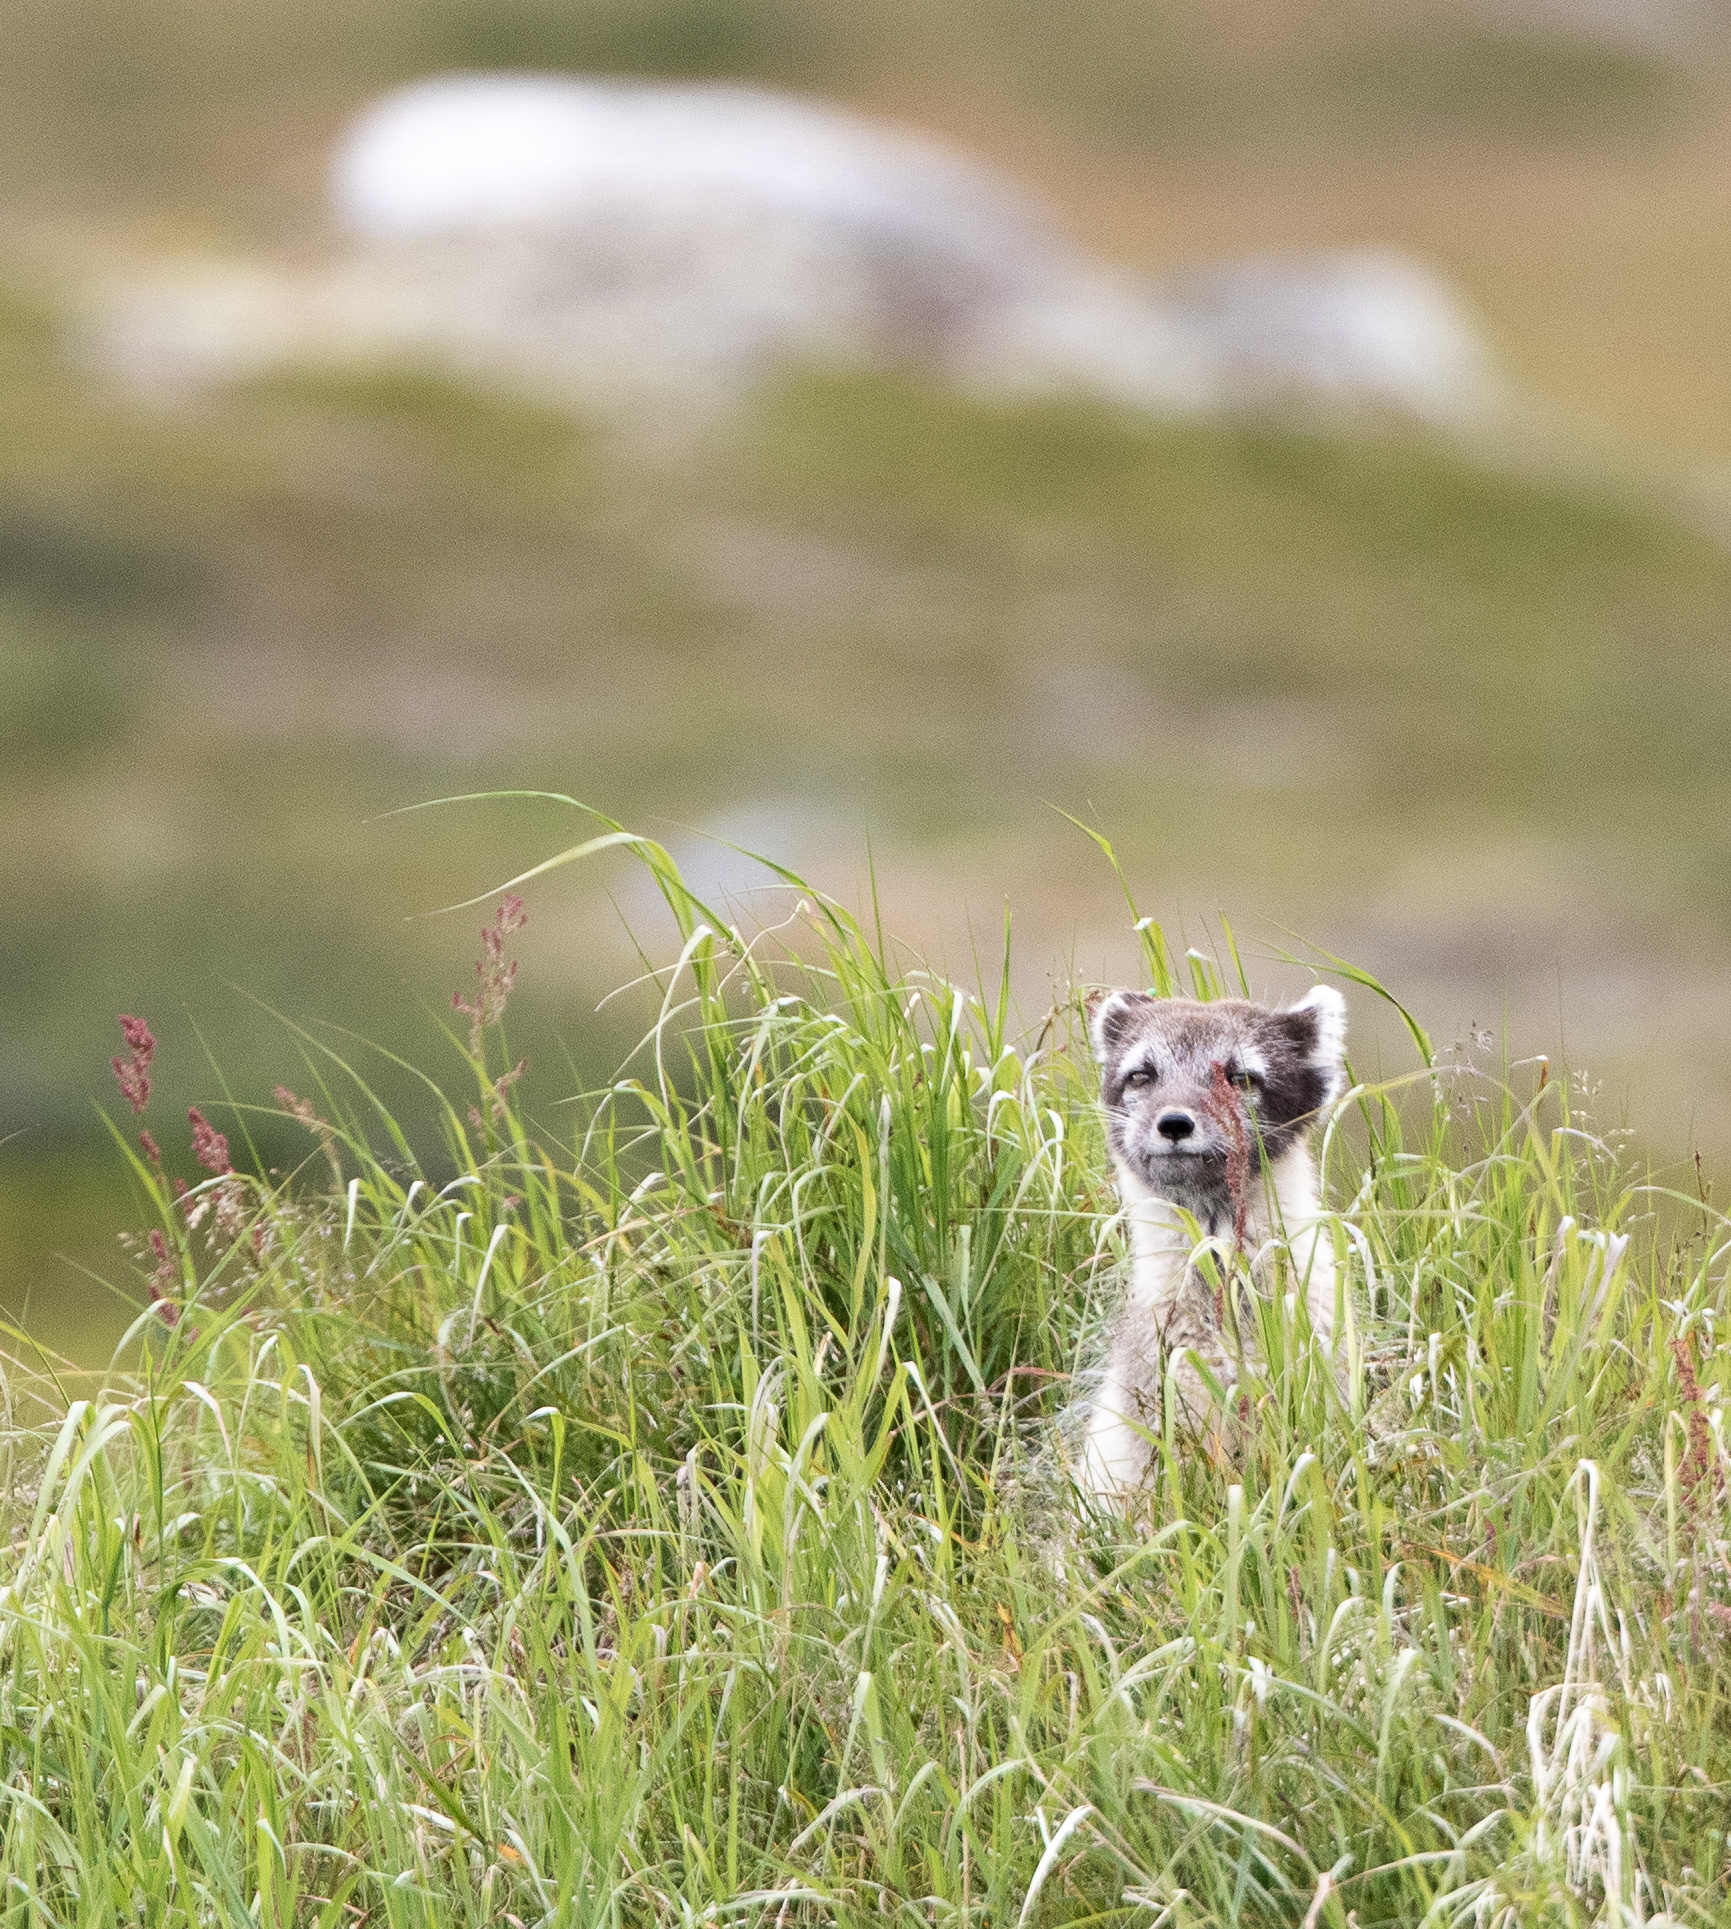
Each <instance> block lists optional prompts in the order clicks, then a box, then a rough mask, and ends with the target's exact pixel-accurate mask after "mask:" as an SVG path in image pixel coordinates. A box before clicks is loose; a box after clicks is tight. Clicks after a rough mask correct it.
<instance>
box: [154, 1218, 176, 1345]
mask: <svg viewBox="0 0 1731 1929" xmlns="http://www.w3.org/2000/svg"><path fill="white" fill-rule="evenodd" d="M150 1250H151V1251H152V1252H153V1253H155V1255H156V1258H157V1267H156V1273H155V1276H154V1277H153V1278H152V1279H151V1282H150V1297H151V1300H152V1302H153V1303H154V1304H155V1307H156V1310H157V1313H158V1314H159V1315H160V1316H161V1319H162V1322H163V1324H164V1325H165V1326H172V1325H174V1323H175V1321H176V1320H178V1319H179V1318H180V1308H179V1306H177V1305H176V1304H175V1302H174V1301H173V1300H172V1299H170V1298H169V1296H168V1289H169V1287H170V1286H172V1285H173V1284H174V1282H175V1280H176V1279H178V1278H179V1276H180V1273H179V1269H178V1267H176V1265H175V1263H174V1258H173V1255H172V1254H171V1253H170V1252H169V1250H168V1241H167V1240H166V1239H165V1238H164V1237H163V1236H162V1233H161V1232H160V1231H159V1230H158V1229H157V1228H156V1227H155V1226H152V1227H151V1229H150Z"/></svg>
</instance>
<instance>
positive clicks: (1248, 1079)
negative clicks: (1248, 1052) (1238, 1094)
mask: <svg viewBox="0 0 1731 1929" xmlns="http://www.w3.org/2000/svg"><path fill="white" fill-rule="evenodd" d="M1232 1082H1233V1084H1234V1085H1236V1086H1237V1087H1238V1088H1239V1090H1240V1091H1244V1092H1260V1091H1261V1090H1262V1087H1263V1077H1262V1074H1261V1073H1260V1072H1253V1071H1251V1070H1250V1068H1249V1067H1248V1066H1245V1065H1239V1066H1235V1067H1234V1068H1233V1072H1232Z"/></svg>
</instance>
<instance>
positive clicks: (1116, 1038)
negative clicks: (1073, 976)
mask: <svg viewBox="0 0 1731 1929" xmlns="http://www.w3.org/2000/svg"><path fill="white" fill-rule="evenodd" d="M1153 1003H1154V1000H1153V999H1152V998H1150V997H1149V996H1148V994H1147V992H1145V991H1091V992H1089V994H1088V998H1087V1004H1086V1010H1087V1013H1088V1041H1089V1043H1090V1044H1091V1045H1092V1046H1093V1047H1094V1056H1095V1057H1096V1058H1097V1059H1098V1060H1099V1061H1100V1063H1101V1064H1102V1065H1104V1064H1105V1063H1106V1061H1107V1059H1109V1058H1110V1057H1111V1056H1112V1054H1113V1053H1114V1052H1115V1051H1116V1050H1117V1049H1118V1047H1119V1046H1120V1045H1121V1044H1122V1043H1123V1042H1124V1035H1125V1033H1126V1032H1128V1030H1129V1029H1130V1024H1131V1021H1132V1019H1134V1017H1135V1016H1136V1014H1137V1013H1138V1012H1139V1011H1145V1010H1146V1009H1147V1008H1148V1007H1149V1006H1150V1005H1152V1004H1153Z"/></svg>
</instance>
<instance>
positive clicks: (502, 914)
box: [451, 891, 529, 1058]
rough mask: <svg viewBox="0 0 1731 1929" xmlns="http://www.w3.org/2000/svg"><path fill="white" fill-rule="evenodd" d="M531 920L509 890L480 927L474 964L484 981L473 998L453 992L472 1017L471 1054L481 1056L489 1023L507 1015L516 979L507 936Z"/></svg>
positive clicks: (454, 1004) (460, 1007) (466, 1014)
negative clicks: (495, 912) (507, 959)
mask: <svg viewBox="0 0 1731 1929" xmlns="http://www.w3.org/2000/svg"><path fill="white" fill-rule="evenodd" d="M528 922H529V914H528V913H527V912H526V911H525V910H524V909H523V900H522V899H521V898H520V897H518V896H516V895H515V894H514V893H512V892H509V891H507V892H506V894H505V896H504V899H503V900H502V902H501V903H500V905H499V911H498V915H497V916H496V917H495V918H494V920H493V922H492V923H491V924H484V925H482V927H481V947H482V956H481V958H480V959H479V961H478V962H477V963H476V965H475V976H476V977H477V978H479V979H480V981H481V984H480V988H479V990H478V991H477V992H476V993H475V995H474V997H473V998H465V997H464V996H463V994H462V993H461V992H460V991H453V992H452V993H451V1006H452V1009H453V1010H455V1011H460V1012H461V1013H462V1014H463V1016H464V1017H465V1018H467V1019H468V1020H469V1056H470V1057H471V1058H479V1057H480V1056H481V1041H482V1036H483V1034H484V1033H485V1031H486V1029H487V1027H488V1026H489V1025H496V1024H497V1023H498V1022H499V1020H500V1019H501V1018H503V1017H504V1015H505V1001H506V1000H507V999H508V998H509V997H510V995H511V987H512V986H513V985H514V984H515V983H516V982H517V960H516V959H515V958H513V959H512V960H511V961H510V963H509V964H507V963H506V962H505V940H506V939H507V938H510V937H514V936H515V935H516V934H517V933H518V932H519V931H521V930H522V929H523V927H524V925H526V924H527V923H528Z"/></svg>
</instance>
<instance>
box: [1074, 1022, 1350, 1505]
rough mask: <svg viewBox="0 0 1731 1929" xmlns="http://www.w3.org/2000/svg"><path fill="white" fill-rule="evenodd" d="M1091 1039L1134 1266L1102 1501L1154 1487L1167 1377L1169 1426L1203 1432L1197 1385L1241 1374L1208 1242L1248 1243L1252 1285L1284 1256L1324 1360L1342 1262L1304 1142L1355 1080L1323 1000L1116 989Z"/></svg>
mask: <svg viewBox="0 0 1731 1929" xmlns="http://www.w3.org/2000/svg"><path fill="white" fill-rule="evenodd" d="M1089 1031H1090V1035H1091V1037H1092V1041H1093V1046H1094V1053H1095V1056H1096V1057H1097V1058H1098V1059H1099V1061H1100V1068H1101V1099H1102V1103H1103V1105H1104V1108H1105V1114H1106V1136H1107V1141H1108V1143H1109V1145H1110V1147H1111V1152H1112V1163H1113V1166H1114V1168H1115V1169H1116V1173H1117V1179H1118V1194H1119V1198H1120V1199H1121V1200H1122V1202H1123V1206H1124V1214H1125V1218H1126V1221H1127V1222H1128V1226H1129V1235H1130V1253H1131V1272H1130V1289H1129V1294H1128V1297H1127V1299H1126V1303H1125V1305H1124V1308H1123V1311H1122V1312H1121V1313H1120V1315H1119V1318H1118V1323H1117V1326H1116V1328H1115V1329H1114V1332H1113V1336H1112V1343H1111V1348H1110V1351H1109V1353H1108V1356H1107V1360H1106V1367H1105V1372H1104V1375H1103V1377H1102V1379H1101V1382H1100V1385H1099V1388H1098V1390H1097V1391H1096V1393H1095V1395H1094V1397H1093V1399H1092V1401H1091V1402H1090V1405H1089V1410H1088V1421H1087V1434H1086V1439H1085V1442H1084V1448H1083V1464H1082V1470H1081V1484H1082V1486H1083V1488H1084V1489H1085V1490H1086V1491H1087V1492H1089V1493H1090V1494H1092V1495H1093V1496H1094V1497H1095V1498H1096V1499H1098V1500H1100V1501H1103V1502H1108V1503H1110V1502H1122V1501H1123V1500H1124V1499H1125V1498H1127V1497H1128V1495H1129V1494H1130V1493H1131V1492H1132V1491H1133V1490H1134V1489H1135V1488H1136V1487H1137V1486H1138V1485H1140V1483H1141V1482H1142V1480H1143V1478H1144V1477H1145V1476H1146V1474H1147V1471H1148V1463H1149V1459H1150V1452H1151V1449H1150V1434H1151V1433H1152V1432H1154V1431H1155V1430H1157V1428H1158V1424H1159V1412H1160V1401H1161V1397H1162V1390H1163V1385H1164V1383H1165V1377H1166V1373H1167V1370H1168V1367H1169V1366H1170V1368H1171V1370H1172V1384H1173V1386H1174V1388H1175V1391H1176V1395H1177V1412H1176V1414H1175V1418H1176V1419H1177V1420H1178V1421H1179V1422H1180V1423H1181V1424H1183V1425H1184V1426H1186V1427H1188V1428H1190V1429H1194V1430H1200V1429H1202V1428H1204V1427H1207V1426H1210V1425H1211V1424H1212V1423H1213V1421H1214V1419H1215V1418H1216V1417H1217V1416H1216V1412H1215V1409H1216V1402H1215V1400H1214V1397H1213V1395H1212V1394H1211V1392H1210V1390H1209V1387H1208V1383H1207V1379H1206V1378H1205V1377H1204V1373H1203V1371H1202V1370H1201V1369H1203V1368H1206V1370H1207V1373H1208V1374H1209V1375H1211V1376H1212V1377H1213V1379H1214V1380H1215V1382H1216V1383H1217V1384H1218V1385H1220V1386H1222V1387H1229V1386H1230V1383H1231V1381H1232V1380H1233V1379H1234V1378H1235V1376H1236V1373H1237V1361H1238V1357H1239V1355H1238V1351H1237V1349H1236V1348H1235V1347H1234V1344H1233V1341H1232V1339H1231V1336H1230V1335H1229V1333H1228V1332H1227V1331H1226V1330H1225V1326H1226V1324H1227V1322H1228V1320H1229V1318H1230V1315H1229V1314H1228V1310H1227V1308H1226V1307H1225V1305H1224V1301H1223V1297H1222V1295H1221V1290H1220V1288H1219V1287H1218V1286H1217V1284H1216V1283H1215V1281H1214V1280H1211V1279H1209V1278H1208V1277H1206V1276H1205V1275H1204V1273H1203V1272H1202V1271H1201V1270H1200V1269H1199V1268H1198V1266H1197V1264H1196V1249H1197V1247H1198V1245H1199V1244H1200V1243H1201V1241H1203V1240H1206V1239H1208V1238H1210V1237H1212V1238H1213V1239H1214V1240H1215V1241H1217V1242H1219V1243H1220V1244H1223V1245H1226V1246H1228V1247H1230V1246H1233V1245H1239V1244H1241V1245H1242V1246H1243V1249H1244V1250H1245V1252H1246V1253H1248V1254H1249V1255H1250V1257H1251V1264H1252V1271H1253V1274H1254V1275H1256V1276H1257V1277H1259V1278H1260V1277H1263V1276H1265V1275H1266V1274H1267V1272H1268V1270H1269V1267H1268V1261H1269V1258H1270V1256H1271V1255H1272V1254H1273V1253H1274V1252H1276V1251H1278V1252H1281V1253H1282V1254H1283V1256H1284V1257H1285V1260H1286V1265H1287V1268H1288V1272H1289V1276H1290V1278H1291V1280H1292V1283H1293V1286H1294V1287H1295V1288H1296V1289H1297V1290H1299V1291H1302V1292H1303V1294H1304V1298H1305V1303H1306V1306H1307V1307H1308V1310H1309V1314H1310V1326H1311V1330H1312V1332H1313V1333H1314V1334H1315V1335H1316V1337H1317V1339H1318V1340H1319V1341H1320V1342H1321V1343H1322V1345H1323V1347H1324V1348H1325V1349H1327V1348H1330V1347H1331V1346H1332V1342H1333V1337H1334V1246H1333V1242H1332V1240H1331V1239H1330V1237H1329V1234H1328V1231H1327V1229H1326V1227H1325V1226H1324V1225H1323V1223H1322V1205H1321V1201H1320V1199H1319V1198H1318V1195H1317V1182H1316V1167H1315V1165H1314V1163H1313V1162H1312V1159H1311V1156H1310V1142H1309V1141H1310V1130H1311V1127H1312V1126H1313V1125H1314V1124H1315V1123H1316V1121H1317V1119H1318V1118H1319V1117H1320V1116H1321V1114H1322V1113H1323V1112H1324V1111H1325V1110H1326V1109H1327V1108H1328V1107H1329V1106H1330V1105H1332V1104H1333V1103H1334V1101H1335V1100H1336V1099H1337V1098H1339V1096H1340V1093H1341V1089H1342V1086H1343V1084H1344V1082H1345V1075H1344V1070H1343V1053H1344V1049H1345V1044H1346V1001H1345V1000H1344V999H1343V998H1342V997H1341V995H1340V993H1339V992H1338V991H1336V990H1334V989H1333V987H1332V986H1329V985H1318V986H1317V987H1316V988H1315V989H1314V990H1313V991H1311V992H1309V993H1308V994H1307V995H1306V996H1305V997H1303V998H1301V999H1300V1000H1299V1001H1298V1003H1297V1004H1295V1005H1293V1006H1291V1007H1289V1008H1288V1009H1286V1010H1284V1011H1272V1010H1269V1009H1268V1008H1267V1007H1265V1006H1262V1005H1253V1004H1250V1003H1248V1002H1246V1001H1245V1000H1242V999H1237V998H1224V999H1221V1000H1219V1001H1218V1002H1216V1003H1213V1004H1196V1003H1193V1002H1192V1001H1191V1000H1189V999H1187V998H1154V997H1150V996H1149V995H1148V994H1147V993H1145V992H1140V991H1114V992H1111V993H1110V994H1108V995H1106V996H1104V997H1101V998H1099V999H1098V1000H1097V1002H1095V1003H1094V1004H1093V1006H1092V1009H1091V1011H1090V1014H1089ZM1232 1323H1233V1324H1236V1322H1235V1321H1234V1322H1232Z"/></svg>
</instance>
